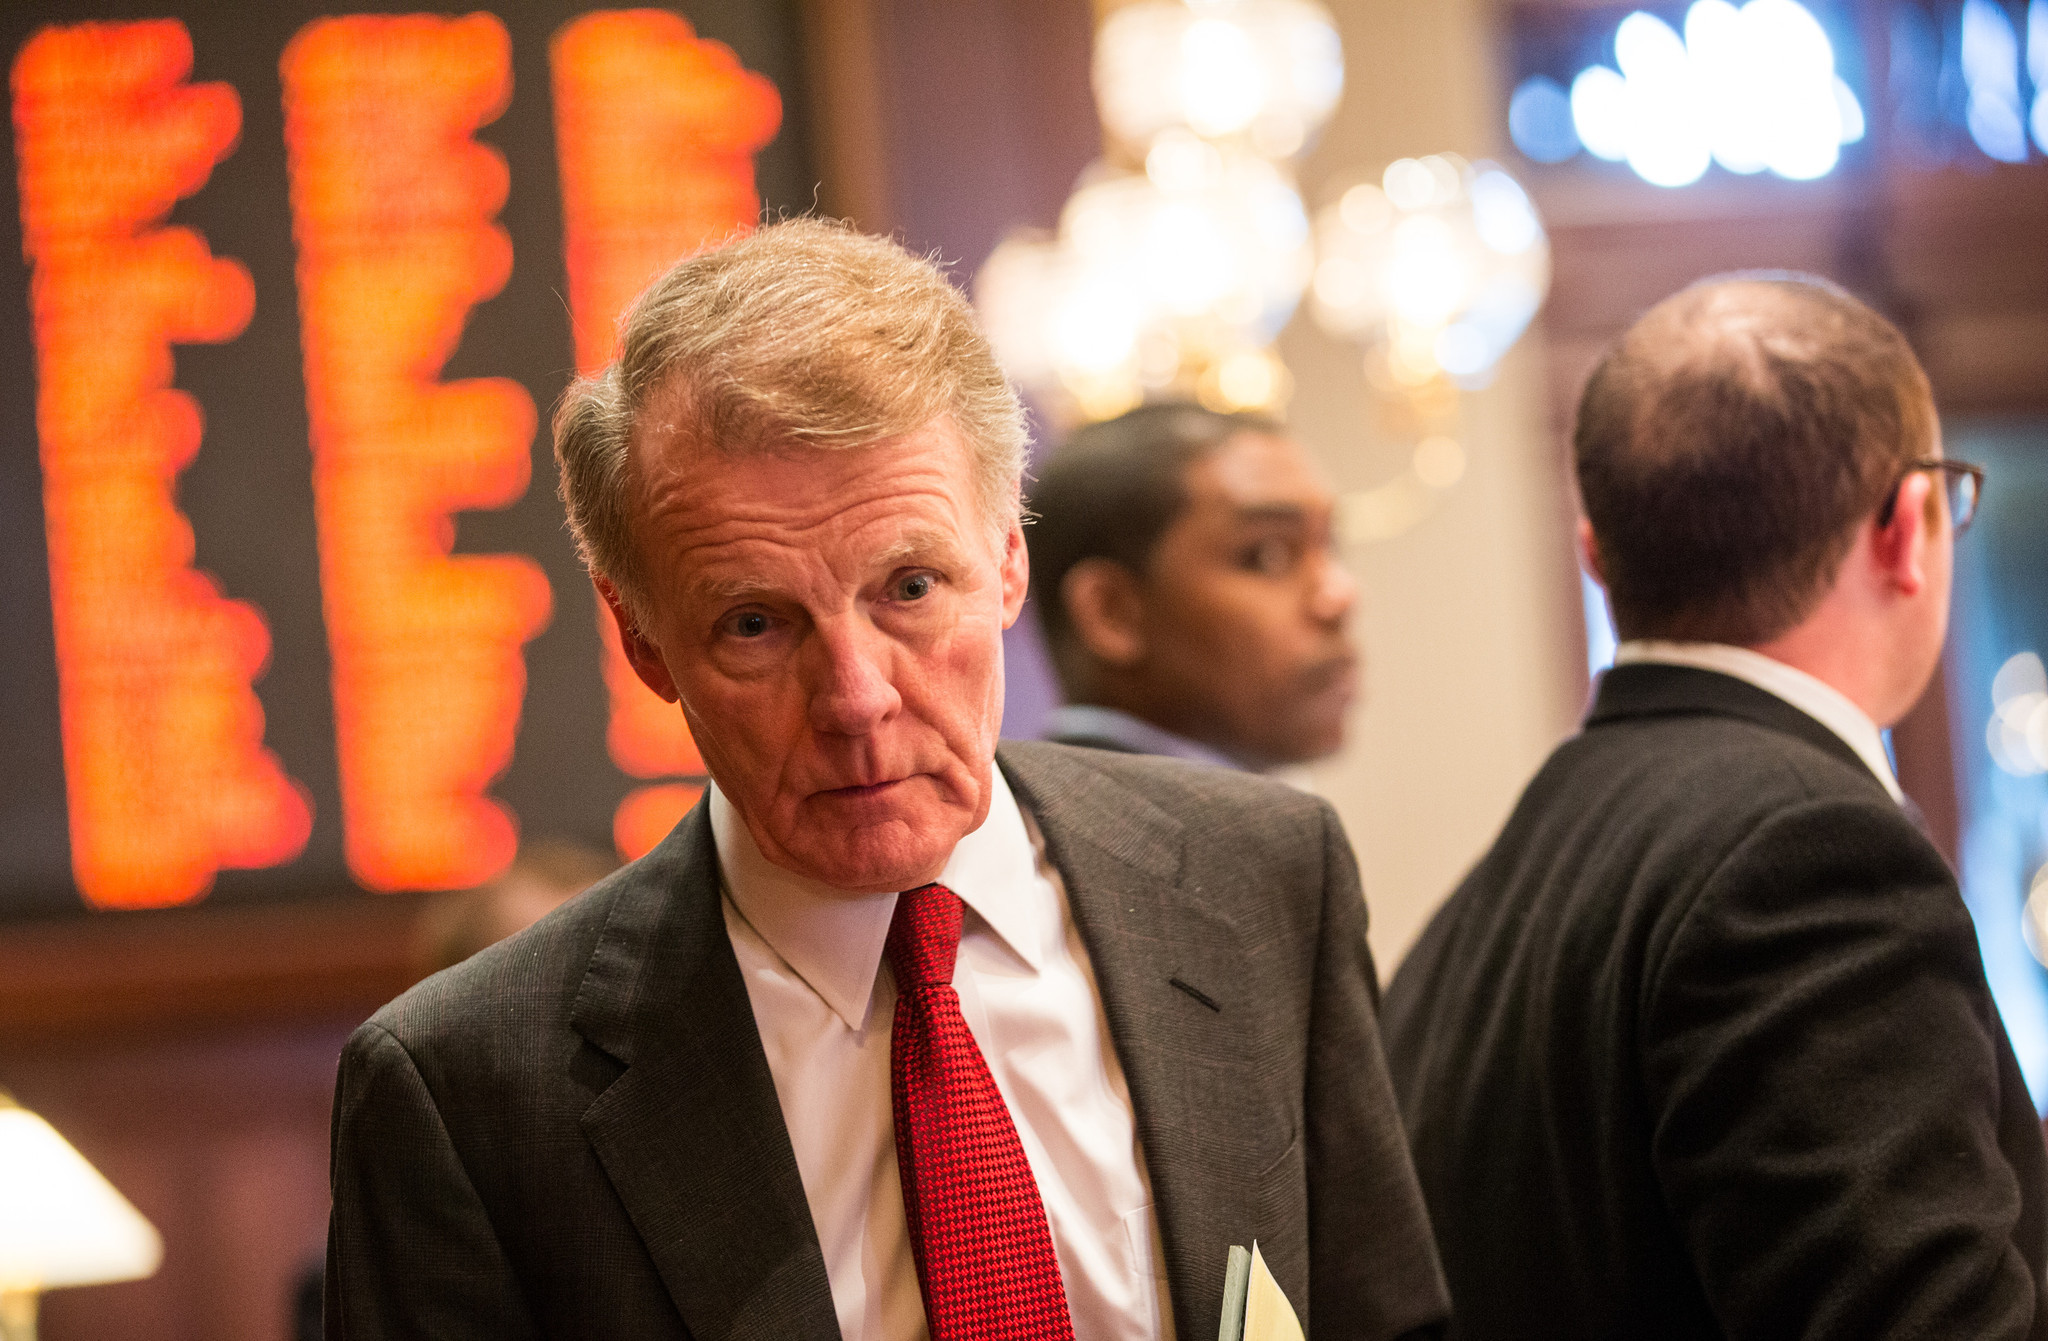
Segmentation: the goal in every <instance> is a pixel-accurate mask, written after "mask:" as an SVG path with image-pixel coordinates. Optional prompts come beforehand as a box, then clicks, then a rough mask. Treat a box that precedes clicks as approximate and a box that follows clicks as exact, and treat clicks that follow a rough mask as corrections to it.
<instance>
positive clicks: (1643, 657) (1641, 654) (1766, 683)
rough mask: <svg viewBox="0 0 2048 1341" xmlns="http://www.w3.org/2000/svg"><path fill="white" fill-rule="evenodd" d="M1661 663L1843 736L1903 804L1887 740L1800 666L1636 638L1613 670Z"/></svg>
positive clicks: (1618, 653)
mask: <svg viewBox="0 0 2048 1341" xmlns="http://www.w3.org/2000/svg"><path fill="white" fill-rule="evenodd" d="M1640 662H1658V663H1661V664H1663V665H1667V666H1691V667H1693V668H1694V669H1696V670H1710V671H1719V672H1721V674H1723V675H1732V676H1734V677H1735V678H1736V679H1738V680H1742V681H1744V682H1746V683H1748V684H1753V685H1755V686H1756V687H1757V688H1758V689H1761V690H1763V691H1764V692H1765V693H1767V694H1773V695H1776V696H1777V697H1778V698H1781V699H1783V700H1784V701H1785V702H1787V703H1789V704H1791V705H1792V706H1793V707H1795V708H1797V709H1799V711H1801V712H1803V713H1805V714H1806V715H1807V716H1808V717H1811V718H1813V719H1814V720H1815V721H1816V722H1819V723H1820V724H1821V725H1822V726H1824V727H1826V728H1827V729H1828V730H1830V731H1832V732H1834V733H1835V734H1836V735H1838V736H1840V737H1841V738H1842V740H1843V741H1844V742H1846V743H1847V744H1848V746H1849V748H1850V749H1852V750H1854V751H1856V757H1857V758H1859V759H1861V760H1862V761H1863V762H1864V764H1865V765H1867V766H1868V767H1869V769H1870V771H1871V772H1872V773H1874V774H1876V775H1877V780H1878V781H1879V782H1882V783H1883V784H1884V789H1885V790H1886V791H1888V792H1890V793H1891V796H1892V800H1894V801H1904V800H1905V799H1906V794H1905V793H1904V792H1903V791H1901V790H1900V789H1899V780H1898V778H1897V777H1896V776H1895V775H1894V774H1893V773H1892V760H1891V755H1890V754H1888V753H1886V751H1885V748H1884V736H1883V734H1882V733H1881V732H1880V731H1879V730H1878V729H1877V723H1876V722H1873V721H1871V720H1870V715H1869V714H1868V713H1866V712H1864V711H1863V709H1861V708H1859V707H1857V706H1856V705H1855V704H1854V703H1853V702H1851V701H1850V699H1849V696H1848V695H1846V694H1844V693H1843V692H1842V691H1841V690H1839V689H1837V688H1835V687H1834V686H1833V685H1831V684H1828V683H1827V682H1826V681H1824V680H1819V679H1816V678H1814V677H1813V676H1811V675H1808V674H1807V673H1806V672H1805V671H1803V670H1800V669H1799V668H1797V667H1796V666H1788V665H1786V664H1785V663H1784V662H1782V661H1777V660H1774V659H1773V658H1771V657H1767V656H1765V655H1764V654H1763V653H1761V652H1752V651H1750V650H1749V649H1748V648H1746V647H1731V646H1729V645H1728V644H1726V643H1679V642H1665V641H1662V640H1660V639H1656V638H1636V639H1632V640H1631V641H1629V642H1625V643H1623V644H1622V645H1621V646H1620V647H1619V648H1617V649H1616V650H1615V654H1614V664H1615V665H1617V666H1627V665H1631V664H1635V663H1640Z"/></svg>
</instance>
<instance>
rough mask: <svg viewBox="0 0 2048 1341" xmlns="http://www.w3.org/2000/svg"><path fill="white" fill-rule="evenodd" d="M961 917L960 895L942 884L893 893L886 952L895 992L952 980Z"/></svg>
mask: <svg viewBox="0 0 2048 1341" xmlns="http://www.w3.org/2000/svg"><path fill="white" fill-rule="evenodd" d="M960 916H961V914H960V896H959V895H958V894H955V893H954V892H953V891H952V890H950V889H947V888H946V887H945V886H944V885H920V886H918V887H917V888H916V889H906V890H904V891H903V892H902V893H901V894H898V895H897V896H896V915H895V916H894V917H893V918H891V919H890V921H889V940H888V944H887V953H888V956H889V967H890V968H891V969H894V970H895V972H896V990H897V991H899V992H902V993H904V994H905V995H908V994H909V993H910V992H912V991H914V990H916V989H918V988H921V987H945V986H948V985H950V984H951V983H952V981H953V961H954V960H955V959H957V958H959V955H960Z"/></svg>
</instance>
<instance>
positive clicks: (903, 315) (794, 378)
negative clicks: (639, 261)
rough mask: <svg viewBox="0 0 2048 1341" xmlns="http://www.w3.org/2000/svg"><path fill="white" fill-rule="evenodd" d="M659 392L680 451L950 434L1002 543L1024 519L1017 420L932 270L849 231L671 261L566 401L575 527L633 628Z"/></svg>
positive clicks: (800, 224)
mask: <svg viewBox="0 0 2048 1341" xmlns="http://www.w3.org/2000/svg"><path fill="white" fill-rule="evenodd" d="M657 393H661V394H671V393H672V394H673V396H674V406H675V413H676V423H675V424H674V425H673V428H674V431H675V432H676V433H677V434H678V435H679V436H680V437H682V438H684V439H685V440H687V441H690V442H692V443H697V444H703V445H708V446H714V447H716V448H718V449H720V450H723V451H758V450H763V449H767V448H773V447H781V446H788V445H791V444H801V445H804V446H809V447H819V448H848V447H863V446H870V445H873V444H875V443H877V442H881V441H883V440H885V439H888V438H892V437H896V436H898V435H900V434H903V433H908V432H911V431H913V430H915V429H918V428H921V427H923V426H924V425H926V424H929V423H931V422H933V421H934V420H937V419H940V418H942V417H943V418H947V419H949V420H950V421H951V422H952V424H953V425H954V427H956V428H957V429H958V430H959V431H960V433H961V434H962V436H963V437H965V439H966V440H967V443H968V447H969V450H970V451H971V453H972V455H973V459H974V485H975V495H976V500H977V502H978V503H979V505H980V509H981V514H982V518H983V520H984V521H985V522H986V523H987V524H988V526H989V529H990V531H991V534H992V535H993V536H996V537H1000V536H1001V535H1003V534H1005V533H1007V532H1008V530H1009V528H1010V527H1011V526H1013V525H1015V524H1016V523H1017V521H1018V520H1019V518H1020V516H1021V512H1022V505H1021V502H1020V498H1019V492H1020V485H1021V482H1022V479H1023V472H1024V464H1025V457H1026V448H1027V443H1028V441H1029V434H1028V431H1027V429H1026V427H1025V422H1024V410H1023V406H1022V405H1021V404H1020V403H1019V401H1018V399H1017V394H1016V392H1015V391H1014V390H1013V389H1012V388H1011V386H1010V384H1009V382H1008V381H1007V380H1006V379H1005V378H1004V376H1003V372H1002V369H1001V368H1000V367H999V366H997V363H996V360H995V355H994V353H993V351H991V349H990V348H989V344H988V341H987V340H986V339H985V338H984V337H983V335H982V333H981V330H980V328H979V326H978V325H977V324H976V322H975V319H974V312H973V309H972V308H971V307H970V306H969V305H968V302H967V300H966V299H965V298H964V297H963V296H962V295H961V294H960V291H959V290H958V289H956V288H954V287H953V285H952V284H951V283H949V282H948V281H947V279H946V277H945V275H944V274H943V273H942V272H941V271H940V270H939V269H938V267H937V266H935V265H934V264H933V263H932V262H931V261H929V260H925V259H921V258H919V257H916V256H913V255H911V254H910V253H909V252H907V251H905V250H904V249H903V248H902V247H900V246H898V245H896V244H895V243H893V242H890V241H888V240H886V239H883V238H877V237H870V236H867V235H865V234H862V233H859V232H856V231H855V230H853V229H852V228H850V227H847V226H846V225H844V224H839V223H833V222H829V221H826V220H821V219H812V218H800V219H789V220H785V221H783V222H780V223H774V224H769V225H767V226H765V227H763V228H761V229H759V230H758V231H756V232H753V233H751V234H748V235H745V236H742V237H739V238H736V239H734V240H732V241H729V242H727V243H725V244H724V245H722V246H719V247H716V248H713V249H711V250H708V251H703V252H699V253H697V254H696V255H693V256H689V257H686V258H685V259H683V260H681V261H678V262H677V263H676V264H675V265H673V266H671V267H670V268H669V270H668V272H667V273H666V274H664V275H662V276H661V278H659V279H657V280H655V281H654V283H652V284H650V285H649V286H648V287H647V289H646V290H645V291H644V292H642V293H641V295H640V296H639V297H638V298H637V299H635V300H634V302H633V305H632V307H631V308H630V309H629V310H628V311H627V313H626V315H625V317H624V319H623V321H622V322H621V325H620V335H619V354H618V357H617V358H616V359H615V360H613V361H612V362H611V363H610V364H607V365H606V366H605V367H604V368H603V369H601V370H599V371H598V372H596V373H593V374H592V375H590V376H588V377H581V378H578V379H577V380H576V381H575V382H574V383H572V384H571V385H570V387H569V389H568V390H567V391H566V392H565V393H563V396H562V401H561V404H560V406H559V407H558V408H557V409H556V411H555V421H554V428H555V460H556V462H557V463H558V464H559V465H560V467H561V478H562V484H561V493H562V502H563V504H564V506H565V507H566V508H567V510H568V514H569V529H570V531H571V533H572V534H573V535H574V536H575V538H576V546H577V550H578V552H579V553H580V554H581V555H582V557H583V562H584V563H585V565H586V566H588V567H589V569H590V571H591V572H592V573H593V574H595V575H597V576H600V577H603V578H605V579H606V580H608V581H609V582H610V583H611V584H612V586H613V587H614V588H616V589H617V591H618V592H619V594H620V597H621V598H622V599H623V600H624V601H625V602H626V603H627V607H628V608H629V609H630V610H633V611H635V612H636V613H637V612H639V611H640V610H642V609H643V608H644V607H642V606H641V605H640V604H639V602H640V601H641V600H642V599H643V598H644V595H645V592H646V584H645V581H644V578H645V573H644V571H643V567H642V562H641V558H640V555H639V552H638V550H637V548H636V547H635V545H634V542H633V535H632V525H633V515H634V503H633V500H632V481H633V467H632V452H631V446H632V438H633V432H634V426H635V424H636V423H637V421H638V420H639V417H640V415H641V412H642V411H643V410H644V409H645V408H646V406H647V403H648V401H649V400H650V398H652V397H653V396H655V395H656V394H657ZM666 408H667V406H666V405H665V406H664V409H666Z"/></svg>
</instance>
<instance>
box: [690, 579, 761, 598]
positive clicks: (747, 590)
mask: <svg viewBox="0 0 2048 1341" xmlns="http://www.w3.org/2000/svg"><path fill="white" fill-rule="evenodd" d="M691 586H692V588H693V589H694V590H695V592H696V594H697V596H698V597H699V599H701V600H707V601H731V600H739V599H742V598H744V597H748V596H760V595H764V594H766V593H767V592H770V591H772V590H774V587H773V586H772V584H770V583H767V582H763V581H762V580H761V579H759V578H757V577H752V576H749V575H746V574H741V575H740V576H738V577H726V578H718V579H716V580H711V579H704V580H699V581H697V582H694V583H692V584H691Z"/></svg>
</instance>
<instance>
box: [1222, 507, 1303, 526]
mask: <svg viewBox="0 0 2048 1341" xmlns="http://www.w3.org/2000/svg"><path fill="white" fill-rule="evenodd" d="M1230 512H1231V515H1232V516H1233V517H1235V518H1236V519H1237V520H1238V521H1247V522H1266V521H1278V522H1299V521H1307V520H1308V509H1307V508H1305V507H1303V506H1302V505H1301V504H1299V503H1243V504H1239V505H1238V506H1235V507H1233V508H1231V510H1230Z"/></svg>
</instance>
